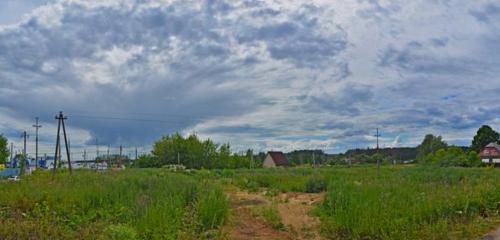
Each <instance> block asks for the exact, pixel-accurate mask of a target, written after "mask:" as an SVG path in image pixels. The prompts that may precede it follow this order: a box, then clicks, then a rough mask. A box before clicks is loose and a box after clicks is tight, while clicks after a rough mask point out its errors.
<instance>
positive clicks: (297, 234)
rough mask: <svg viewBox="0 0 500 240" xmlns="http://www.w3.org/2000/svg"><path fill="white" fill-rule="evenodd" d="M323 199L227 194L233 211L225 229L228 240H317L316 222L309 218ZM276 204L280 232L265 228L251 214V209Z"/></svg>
mask: <svg viewBox="0 0 500 240" xmlns="http://www.w3.org/2000/svg"><path fill="white" fill-rule="evenodd" d="M323 197H324V194H306V193H283V194H280V195H278V196H275V197H273V198H270V197H266V196H265V192H259V193H248V192H245V191H234V192H231V193H230V199H231V206H232V209H233V214H232V219H231V221H230V222H231V224H230V226H229V230H228V232H229V234H228V238H229V239H236V240H240V239H241V240H243V239H260V240H270V239H304V240H305V239H312V240H315V239H321V238H320V235H319V233H318V232H319V231H318V228H319V223H320V222H319V220H318V219H317V218H316V217H313V216H310V211H311V210H312V209H313V208H314V207H315V205H316V204H318V203H319V202H320V201H321V200H322V199H323ZM273 201H274V202H277V208H278V212H279V214H280V217H281V219H282V222H283V224H284V225H285V230H283V231H280V230H277V229H275V228H273V227H272V226H269V225H268V224H267V223H266V222H264V221H263V220H262V219H260V218H258V217H256V216H254V214H252V208H256V207H263V206H270V205H271V204H272V202H273Z"/></svg>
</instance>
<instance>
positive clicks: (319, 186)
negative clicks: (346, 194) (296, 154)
mask: <svg viewBox="0 0 500 240" xmlns="http://www.w3.org/2000/svg"><path fill="white" fill-rule="evenodd" d="M326 186H327V182H326V180H325V179H324V178H322V177H319V176H312V177H310V178H309V179H308V180H307V182H306V186H305V192H306V193H319V192H323V191H326Z"/></svg>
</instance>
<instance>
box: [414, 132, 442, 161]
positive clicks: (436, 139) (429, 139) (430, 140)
mask: <svg viewBox="0 0 500 240" xmlns="http://www.w3.org/2000/svg"><path fill="white" fill-rule="evenodd" d="M447 146H448V144H447V143H446V142H445V141H443V138H442V137H441V136H434V135H432V134H427V135H425V137H424V140H423V141H422V143H421V144H420V145H418V147H417V161H419V162H425V161H426V160H428V159H427V157H428V156H429V155H430V154H434V153H435V152H437V151H438V150H440V149H444V148H446V147H447Z"/></svg>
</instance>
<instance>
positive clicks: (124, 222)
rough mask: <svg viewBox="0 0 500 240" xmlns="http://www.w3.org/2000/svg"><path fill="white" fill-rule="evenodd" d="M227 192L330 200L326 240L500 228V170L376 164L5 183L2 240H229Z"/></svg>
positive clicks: (323, 216) (324, 208)
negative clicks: (287, 194)
mask: <svg viewBox="0 0 500 240" xmlns="http://www.w3.org/2000/svg"><path fill="white" fill-rule="evenodd" d="M229 186H231V187H237V188H238V189H241V190H244V191H248V192H257V191H262V190H263V189H265V190H266V192H267V193H270V194H273V193H275V194H278V193H284V192H304V193H317V192H326V194H325V197H324V199H323V200H322V202H321V203H319V204H318V205H317V206H316V207H315V208H314V209H313V211H312V212H311V214H313V215H315V216H317V217H318V218H319V219H320V220H321V225H320V234H321V236H323V238H325V239H475V238H479V237H480V236H482V235H484V234H485V233H487V232H488V231H489V230H491V229H492V228H494V227H495V226H496V225H498V224H500V221H499V219H500V218H499V216H500V214H499V211H500V169H493V168H468V169H465V168H430V167H414V166H410V167H390V166H385V167H382V168H380V169H377V168H376V167H372V166H365V167H353V168H315V169H313V168H289V169H272V170H270V169H255V170H210V171H209V170H198V171H187V172H169V171H168V170H166V169H127V170H124V171H110V172H94V171H90V170H81V171H76V172H75V173H74V174H73V175H69V173H67V172H61V173H58V174H57V175H56V176H55V177H54V178H52V175H51V174H50V172H36V173H35V174H34V175H32V176H29V177H26V178H24V179H22V180H21V181H19V182H1V183H0V193H1V194H0V239H227V238H228V236H227V234H226V233H225V231H224V226H225V225H227V223H228V221H229V220H230V219H231V214H232V211H231V204H230V200H229V198H228V195H227V192H226V191H225V190H226V189H227V188H228V187H229Z"/></svg>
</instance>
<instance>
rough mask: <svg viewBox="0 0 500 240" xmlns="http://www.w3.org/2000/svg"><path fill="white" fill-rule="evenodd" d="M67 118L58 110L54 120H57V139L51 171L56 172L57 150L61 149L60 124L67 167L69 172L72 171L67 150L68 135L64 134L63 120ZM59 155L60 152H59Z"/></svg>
mask: <svg viewBox="0 0 500 240" xmlns="http://www.w3.org/2000/svg"><path fill="white" fill-rule="evenodd" d="M66 119H68V118H67V117H65V116H64V115H63V112H59V114H58V115H56V120H57V140H56V150H55V153H54V157H55V159H54V168H53V170H52V173H53V174H55V173H56V168H57V155H58V152H60V151H61V143H60V142H61V126H62V130H63V136H64V145H65V146H66V157H67V158H68V167H69V172H70V174H71V173H73V168H72V167H71V155H70V152H69V145H68V136H67V134H66V126H65V124H64V120H66ZM59 156H60V154H59ZM59 161H61V159H59Z"/></svg>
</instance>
